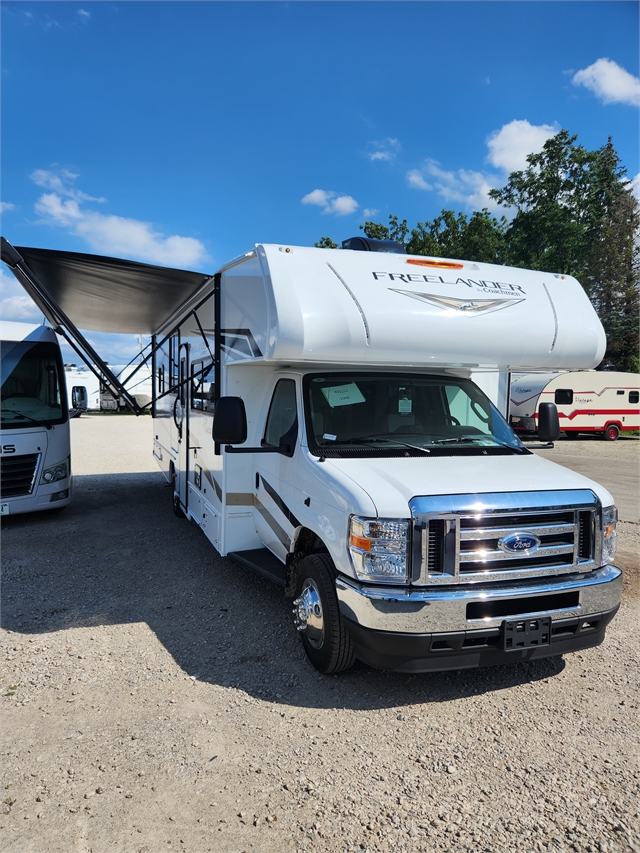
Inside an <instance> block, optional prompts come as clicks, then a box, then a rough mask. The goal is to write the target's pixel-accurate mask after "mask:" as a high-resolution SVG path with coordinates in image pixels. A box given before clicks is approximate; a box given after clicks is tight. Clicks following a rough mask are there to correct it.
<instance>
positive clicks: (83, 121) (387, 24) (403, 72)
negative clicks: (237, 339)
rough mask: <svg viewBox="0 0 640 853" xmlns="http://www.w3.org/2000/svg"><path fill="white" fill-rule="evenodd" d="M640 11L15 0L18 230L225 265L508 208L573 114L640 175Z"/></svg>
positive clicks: (6, 119) (10, 201) (571, 126)
mask: <svg viewBox="0 0 640 853" xmlns="http://www.w3.org/2000/svg"><path fill="white" fill-rule="evenodd" d="M638 10H639V6H638V4H637V3H636V2H615V0H614V2H598V0H594V2H582V0H574V2H515V0H514V1H513V2H509V0H505V2H483V0H476V1H475V2H474V0H468V2H456V0H452V2H419V1H418V2H399V0H395V2H367V0H361V2H305V1H304V0H299V1H298V2H273V3H272V2H171V0H167V2H154V0H150V2H108V1H107V0H100V2H80V3H75V2H63V3H56V2H33V3H32V2H3V3H2V7H1V12H2V234H3V235H4V236H5V237H7V239H9V241H10V242H12V243H13V244H14V245H23V246H37V247H44V248H54V249H63V250H69V251H78V252H91V253H96V254H105V255H114V256H117V257H128V258H133V259H136V260H141V261H145V262H149V263H158V264H165V265H168V266H175V267H184V268H187V269H194V270H203V271H205V272H214V271H215V270H216V268H217V267H219V266H220V265H221V264H222V263H224V262H225V261H226V260H228V259H230V258H232V257H234V256H235V255H238V254H240V253H241V252H244V251H247V250H248V249H249V248H251V247H252V246H253V244H254V243H256V242H277V243H290V244H294V245H295V244H298V245H311V244H313V242H315V241H316V240H318V239H319V238H320V237H321V236H323V235H329V236H331V237H332V238H333V239H334V240H336V241H337V242H340V241H341V240H343V239H345V238H347V237H349V236H353V235H354V234H357V233H358V231H359V226H360V225H361V224H362V223H363V222H364V221H365V220H366V219H374V220H377V221H383V222H386V221H387V219H388V216H389V214H390V213H395V214H397V215H399V216H400V217H401V218H406V219H407V220H408V221H409V224H410V225H414V224H415V223H416V222H417V221H419V220H421V221H425V220H429V219H432V218H433V217H435V216H436V215H437V214H438V213H439V212H440V210H441V209H442V208H443V207H446V208H450V209H453V210H455V211H464V212H466V213H471V211H473V210H475V209H480V208H482V207H484V206H488V207H490V208H492V209H495V207H494V205H493V204H492V203H490V201H489V200H488V198H487V192H488V190H489V189H490V188H491V187H499V186H502V185H503V184H504V182H505V181H506V178H507V176H508V174H509V172H510V171H513V170H514V169H517V168H522V167H523V166H524V165H525V160H524V158H525V156H526V154H528V153H531V152H533V151H537V150H539V149H540V148H541V147H542V145H543V144H544V142H545V140H546V139H547V138H549V136H551V135H552V134H553V133H555V132H557V131H558V130H560V129H562V128H566V129H567V130H569V131H570V132H572V133H575V134H577V135H578V141H579V142H580V143H582V144H583V145H584V146H586V147H587V148H589V149H593V148H598V147H600V146H601V145H603V144H604V143H606V141H607V137H608V136H611V137H612V139H613V144H614V146H615V148H616V150H617V151H618V153H619V154H620V156H621V158H622V161H623V163H624V165H625V166H626V168H627V170H628V176H629V178H630V179H634V178H635V179H636V181H638V178H637V175H638V172H639V171H640V166H639V163H638V107H639V106H640V80H639V79H638V63H639V50H638V24H639V21H638ZM0 287H1V288H2V290H1V293H0V297H1V299H2V302H1V303H0V309H1V310H2V316H3V318H4V319H14V320H25V321H33V322H37V321H38V320H39V315H38V313H37V311H36V310H35V306H33V305H32V303H30V302H29V300H28V298H27V297H26V296H25V295H24V293H23V291H22V290H21V288H20V286H19V285H18V284H17V282H15V281H14V280H13V278H12V276H11V275H10V274H9V273H8V272H7V270H6V269H5V270H4V271H3V275H2V277H1V279H0ZM92 340H94V342H96V344H97V346H98V349H99V351H100V352H101V354H103V355H104V356H105V358H107V360H109V361H110V362H111V363H115V362H123V361H125V360H127V359H128V357H130V356H131V355H132V354H133V351H134V349H135V343H134V342H132V340H131V339H130V338H127V339H125V340H119V339H115V338H111V337H103V336H99V335H93V336H92ZM73 360H77V358H76V357H74V359H73Z"/></svg>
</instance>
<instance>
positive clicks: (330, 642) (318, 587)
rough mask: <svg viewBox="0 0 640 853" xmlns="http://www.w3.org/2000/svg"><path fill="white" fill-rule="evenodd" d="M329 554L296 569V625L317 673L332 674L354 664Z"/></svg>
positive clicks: (308, 559)
mask: <svg viewBox="0 0 640 853" xmlns="http://www.w3.org/2000/svg"><path fill="white" fill-rule="evenodd" d="M336 575H337V572H336V570H335V566H334V565H333V562H332V560H331V558H330V557H329V555H328V554H310V555H309V556H308V557H305V558H304V560H302V562H301V563H300V565H299V567H298V578H297V583H296V599H295V601H294V602H293V606H294V609H293V615H294V621H295V625H296V627H297V629H298V631H299V632H300V638H301V640H302V645H303V647H304V650H305V652H306V653H307V657H308V658H309V660H310V661H311V663H312V664H313V665H314V666H315V668H316V669H317V670H319V671H320V672H323V673H325V674H326V675H332V674H333V673H337V672H343V671H344V670H346V669H350V668H351V667H352V666H353V664H354V663H355V659H356V656H355V653H354V651H353V645H352V643H351V638H350V637H349V634H348V633H347V630H346V628H345V626H344V622H343V621H342V616H341V615H340V607H339V605H338V596H337V595H336V587H335V578H336Z"/></svg>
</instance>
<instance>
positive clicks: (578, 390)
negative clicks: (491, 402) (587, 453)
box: [510, 370, 640, 441]
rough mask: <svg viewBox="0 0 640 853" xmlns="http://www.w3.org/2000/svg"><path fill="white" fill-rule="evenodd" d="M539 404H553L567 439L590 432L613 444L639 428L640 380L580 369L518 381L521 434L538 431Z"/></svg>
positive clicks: (514, 392) (514, 404)
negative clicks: (621, 434)
mask: <svg viewBox="0 0 640 853" xmlns="http://www.w3.org/2000/svg"><path fill="white" fill-rule="evenodd" d="M540 403H555V405H556V407H557V409H558V417H559V420H560V428H561V429H562V430H564V432H565V434H566V435H567V437H568V438H577V437H578V436H579V435H580V434H581V433H583V434H587V433H591V434H596V435H599V436H601V437H602V438H605V439H606V440H607V441H615V440H616V439H617V438H618V436H619V435H620V433H621V432H625V431H631V430H637V429H640V375H639V374H637V373H619V372H615V371H606V370H602V371H599V370H581V371H572V372H570V373H539V374H536V373H527V374H525V375H524V376H518V377H517V379H514V381H513V383H512V385H511V404H510V414H511V424H512V426H513V428H514V429H515V430H516V431H517V432H523V433H533V432H536V430H537V428H538V426H537V423H538V416H539V411H540Z"/></svg>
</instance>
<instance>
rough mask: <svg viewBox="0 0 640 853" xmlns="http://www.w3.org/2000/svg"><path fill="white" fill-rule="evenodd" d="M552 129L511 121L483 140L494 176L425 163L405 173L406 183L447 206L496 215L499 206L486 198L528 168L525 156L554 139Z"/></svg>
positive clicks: (552, 127)
mask: <svg viewBox="0 0 640 853" xmlns="http://www.w3.org/2000/svg"><path fill="white" fill-rule="evenodd" d="M558 132H559V128H558V127H557V126H555V125H549V124H542V125H533V124H530V123H529V122H528V121H526V120H514V121H511V122H509V123H508V124H505V125H503V127H501V128H500V129H499V130H495V131H494V132H493V133H492V134H490V135H489V137H488V138H487V140H486V144H487V148H488V149H489V153H488V155H487V162H489V163H490V164H491V165H492V166H493V167H494V168H495V169H497V170H499V171H497V172H489V171H487V172H484V171H482V172H477V171H474V170H472V169H456V170H447V169H444V168H443V167H442V166H441V164H440V163H438V162H437V161H436V160H431V159H429V160H425V161H424V163H423V164H422V166H420V168H418V169H411V170H410V171H409V172H407V182H408V184H409V186H410V187H412V188H413V189H417V190H425V191H428V192H436V193H438V195H440V196H441V197H442V198H443V199H445V201H447V202H458V203H462V204H464V205H466V206H467V207H470V208H472V209H473V210H481V209H482V208H484V207H486V208H487V209H488V210H491V211H497V210H499V207H500V206H499V205H498V204H497V202H495V201H494V200H493V199H492V198H489V190H491V189H495V188H497V187H500V186H502V185H503V184H504V181H505V177H506V176H507V175H509V174H510V173H511V172H513V171H518V170H521V169H524V168H525V167H526V166H527V159H526V158H527V155H528V154H534V153H538V152H539V151H541V150H542V147H543V145H544V143H545V142H546V141H547V140H548V139H550V138H551V137H552V136H555V135H556V134H557V133H558Z"/></svg>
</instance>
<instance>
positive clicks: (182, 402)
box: [173, 344, 190, 508]
mask: <svg viewBox="0 0 640 853" xmlns="http://www.w3.org/2000/svg"><path fill="white" fill-rule="evenodd" d="M178 360H179V361H178V397H177V399H176V401H175V404H174V407H173V420H174V422H175V425H176V429H177V430H178V463H177V468H178V470H177V474H178V481H177V482H178V494H179V495H180V502H181V503H182V505H183V506H184V507H185V508H187V505H188V501H189V408H190V404H189V392H190V389H189V344H180V347H179V349H178Z"/></svg>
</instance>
